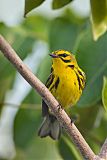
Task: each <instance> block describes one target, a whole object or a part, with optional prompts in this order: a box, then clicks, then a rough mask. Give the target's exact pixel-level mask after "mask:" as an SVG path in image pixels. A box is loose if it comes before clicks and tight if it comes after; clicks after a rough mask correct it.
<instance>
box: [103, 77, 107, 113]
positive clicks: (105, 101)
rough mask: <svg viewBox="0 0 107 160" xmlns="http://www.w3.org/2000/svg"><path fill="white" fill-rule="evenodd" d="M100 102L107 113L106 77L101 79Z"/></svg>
mask: <svg viewBox="0 0 107 160" xmlns="http://www.w3.org/2000/svg"><path fill="white" fill-rule="evenodd" d="M102 102H103V106H104V108H105V110H106V111H107V77H104V78H103V89H102Z"/></svg>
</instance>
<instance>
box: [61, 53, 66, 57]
mask: <svg viewBox="0 0 107 160" xmlns="http://www.w3.org/2000/svg"><path fill="white" fill-rule="evenodd" d="M59 56H60V57H67V56H68V55H67V54H66V53H63V54H60V55H59Z"/></svg>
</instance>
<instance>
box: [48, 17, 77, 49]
mask: <svg viewBox="0 0 107 160" xmlns="http://www.w3.org/2000/svg"><path fill="white" fill-rule="evenodd" d="M79 29H80V26H77V25H76V24H73V23H72V22H71V21H70V20H69V19H66V18H63V17H62V18H56V19H55V20H53V21H52V23H51V28H50V33H49V38H50V39H49V40H50V48H51V51H55V50H58V49H65V50H71V51H72V50H73V48H74V45H75V42H76V38H77V36H78V34H79Z"/></svg>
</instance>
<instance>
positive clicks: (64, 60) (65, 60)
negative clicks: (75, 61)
mask: <svg viewBox="0 0 107 160" xmlns="http://www.w3.org/2000/svg"><path fill="white" fill-rule="evenodd" d="M61 60H62V61H63V62H65V63H69V62H71V59H63V58H61Z"/></svg>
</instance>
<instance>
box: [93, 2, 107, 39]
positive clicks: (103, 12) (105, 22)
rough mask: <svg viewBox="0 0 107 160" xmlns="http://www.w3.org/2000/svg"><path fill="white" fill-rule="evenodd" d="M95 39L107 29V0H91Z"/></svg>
mask: <svg viewBox="0 0 107 160" xmlns="http://www.w3.org/2000/svg"><path fill="white" fill-rule="evenodd" d="M90 2H91V13H92V28H93V35H94V40H97V39H98V38H99V37H100V36H101V35H102V34H104V33H105V32H106V30H107V0H99V1H98V0H90Z"/></svg>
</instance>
